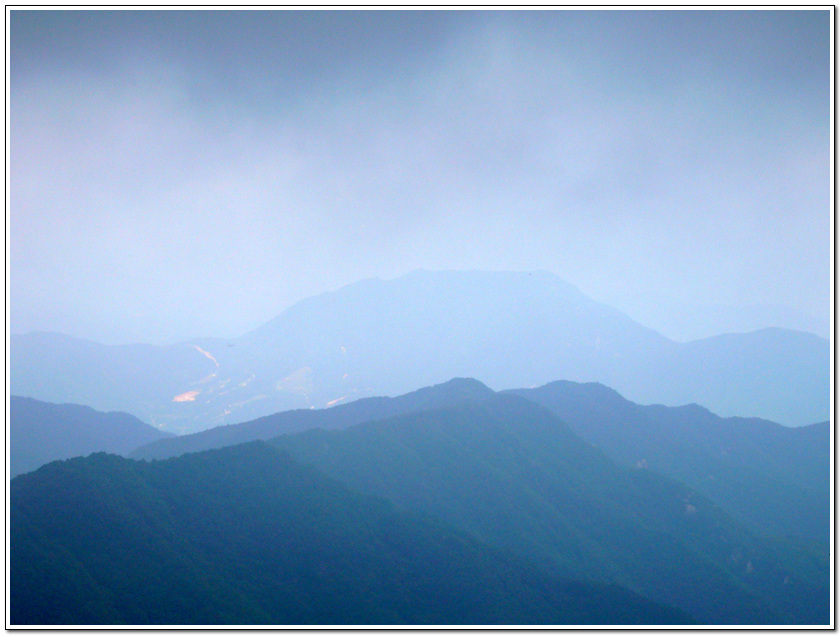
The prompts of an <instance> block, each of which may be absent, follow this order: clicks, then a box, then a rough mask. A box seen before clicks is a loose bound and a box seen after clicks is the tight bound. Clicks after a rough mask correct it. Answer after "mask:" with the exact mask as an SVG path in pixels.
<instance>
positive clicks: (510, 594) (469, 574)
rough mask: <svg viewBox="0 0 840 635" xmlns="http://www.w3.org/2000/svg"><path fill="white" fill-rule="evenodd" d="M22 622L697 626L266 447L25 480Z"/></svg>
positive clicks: (16, 537)
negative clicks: (398, 506) (558, 573)
mask: <svg viewBox="0 0 840 635" xmlns="http://www.w3.org/2000/svg"><path fill="white" fill-rule="evenodd" d="M10 492H11V497H10V506H11V525H10V528H11V554H10V564H11V573H10V582H11V585H10V616H11V623H12V624H13V625H27V624H34V625H57V624H61V625H87V624H90V625H96V624H115V625H117V624H134V625H160V624H181V625H199V626H200V625H214V624H218V625H223V624H236V625H249V624H250V625H286V624H303V625H306V624H312V625H319V626H327V627H328V626H329V625H331V624H334V625H353V624H361V625H365V624H395V625H402V624H405V625H412V624H420V625H422V624H432V625H434V624H442V625H458V624H487V625H490V624H514V625H515V624H605V623H606V624H611V623H618V624H683V623H686V622H688V621H689V618H688V617H687V616H686V615H685V614H684V613H681V612H680V611H676V610H673V609H670V608H667V607H663V606H660V605H657V604H655V603H653V602H650V601H648V600H646V599H644V598H641V597H639V596H637V595H635V594H633V593H631V592H629V591H627V590H625V589H622V588H619V587H616V586H614V585H602V584H593V583H586V582H572V581H564V580H561V579H558V578H556V577H552V576H549V575H546V574H544V573H542V572H540V571H538V570H537V569H536V568H535V567H533V566H531V565H529V564H527V563H526V562H525V561H524V560H522V559H520V558H516V557H514V556H510V555H506V554H504V553H501V552H499V551H497V550H494V549H491V548H489V547H487V546H485V545H483V544H481V543H480V542H478V541H477V540H475V539H474V538H472V537H471V536H469V535H467V534H464V533H463V532H459V531H455V530H453V529H450V528H447V527H445V526H443V525H441V524H439V523H436V522H433V521H431V520H422V519H420V518H418V517H415V516H412V515H409V514H406V513H402V512H398V511H395V510H394V509H393V508H392V506H391V505H390V504H389V503H387V502H386V501H383V500H381V499H377V498H373V497H368V496H362V495H360V494H357V493H354V492H352V491H350V490H349V489H347V488H346V487H345V486H343V485H341V484H339V483H336V482H335V481H333V480H331V479H329V478H326V477H325V476H323V475H322V474H320V473H318V472H317V471H315V470H313V469H312V468H308V467H304V466H301V465H299V464H297V463H295V462H294V461H292V460H291V459H290V458H289V457H288V456H286V455H285V454H283V453H281V452H280V451H279V450H278V449H276V448H274V447H271V446H269V445H267V444H265V443H262V442H254V443H250V444H245V445H239V446H234V447H230V448H225V449H223V450H214V451H209V452H204V453H196V454H190V455H186V456H183V457H179V458H177V459H170V460H167V461H155V462H152V463H144V462H137V461H130V460H127V459H122V458H120V457H117V456H113V455H106V454H94V455H91V456H90V457H88V458H84V459H81V458H78V459H71V460H68V461H63V462H56V463H51V464H49V465H46V466H44V467H42V468H41V469H39V470H37V471H36V472H32V473H29V474H25V475H23V476H20V477H18V478H16V479H13V480H12V482H11V487H10Z"/></svg>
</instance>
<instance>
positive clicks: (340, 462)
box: [272, 394, 828, 624]
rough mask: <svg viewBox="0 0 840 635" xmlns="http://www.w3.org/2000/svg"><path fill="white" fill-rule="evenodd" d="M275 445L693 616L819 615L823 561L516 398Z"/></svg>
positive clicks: (368, 489) (823, 615) (818, 619)
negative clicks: (752, 528)
mask: <svg viewBox="0 0 840 635" xmlns="http://www.w3.org/2000/svg"><path fill="white" fill-rule="evenodd" d="M272 442H273V443H275V444H276V445H279V446H280V447H283V448H284V449H287V450H288V451H289V452H291V453H292V455H293V456H294V457H296V458H297V459H299V460H300V461H303V462H305V463H308V464H311V465H313V466H316V467H317V468H319V469H321V470H323V471H324V472H326V473H327V474H329V475H331V476H333V477H334V478H337V479H339V480H341V481H343V482H345V483H347V484H349V485H350V486H351V487H353V488H354V489H357V490H359V491H361V492H364V493H368V494H375V495H378V496H382V497H385V498H387V499H389V500H391V501H393V502H394V503H395V504H397V505H398V506H400V507H402V508H405V509H409V510H414V511H418V512H422V513H428V514H432V515H434V516H436V517H438V518H440V519H441V520H442V521H444V522H446V523H449V524H452V525H454V526H457V527H459V528H461V529H464V530H466V531H469V532H470V533H472V534H474V535H476V536H477V537H479V538H480V539H481V540H484V541H486V542H488V543H490V544H493V545H494V546H497V547H500V548H505V549H510V550H512V551H514V552H516V553H519V554H521V555H524V556H527V557H530V558H535V559H537V560H538V561H540V562H541V563H542V564H543V565H544V566H546V567H549V568H550V569H551V570H553V571H556V572H558V573H560V574H562V575H567V576H571V577H581V578H590V579H595V580H609V581H612V582H615V583H618V584H620V585H622V586H627V587H628V588H630V589H632V590H634V591H636V592H638V593H640V594H642V595H645V596H646V597H650V598H652V599H654V600H656V601H659V602H663V603H666V604H671V605H674V606H677V607H678V608H681V609H683V610H686V611H687V612H689V613H690V614H692V616H693V617H695V619H698V620H699V621H701V622H709V623H718V624H728V623H732V624H750V623H756V624H759V623H763V624H769V623H788V624H793V623H823V622H825V621H827V620H828V604H827V601H828V560H827V556H826V557H825V558H822V557H821V556H817V557H815V558H812V557H811V555H810V554H804V553H801V552H797V551H796V549H794V548H792V547H791V545H790V544H787V543H785V544H783V545H781V546H780V545H778V544H776V543H772V542H770V541H766V540H764V539H762V538H760V537H757V536H755V535H753V534H752V533H751V532H749V531H748V530H746V529H744V528H743V527H741V526H740V525H738V524H737V523H736V522H734V521H733V520H732V519H731V518H730V517H729V516H728V514H727V513H726V512H725V511H724V510H722V509H721V508H719V507H718V506H716V505H714V504H713V503H712V502H711V501H710V500H708V499H707V498H706V497H704V496H703V495H701V494H699V493H698V492H696V491H694V490H692V489H691V488H689V487H687V486H685V485H682V484H680V483H677V482H675V481H672V480H670V479H667V478H664V477H662V476H659V475H658V474H656V473H655V472H653V471H651V470H647V469H643V468H622V467H619V466H617V465H615V464H614V463H613V462H612V461H611V460H610V459H608V458H607V457H606V456H605V455H604V454H602V453H601V452H600V451H598V450H597V449H595V448H593V447H592V446H590V445H589V444H588V443H586V442H584V441H582V440H581V439H579V438H578V437H577V436H575V435H574V434H573V433H572V431H571V430H570V429H569V428H568V427H567V426H566V425H565V424H564V423H562V422H561V421H560V420H559V419H557V417H556V416H555V415H553V414H552V413H551V412H550V411H549V410H548V409H546V408H544V407H542V406H539V405H537V404H534V403H532V402H529V401H528V400H526V399H524V398H521V397H518V396H516V395H510V394H497V395H493V396H492V397H491V398H488V399H486V400H483V401H481V402H469V403H463V404H461V405H459V406H454V407H449V408H443V409H438V410H432V411H425V412H420V413H412V414H405V415H401V416H399V417H395V418H392V419H386V420H381V421H373V422H368V423H363V424H358V425H355V426H353V427H350V428H346V429H344V430H332V431H328V430H317V429H316V430H310V431H308V432H302V433H297V434H291V435H283V436H281V437H278V438H276V439H274V440H273V441H272Z"/></svg>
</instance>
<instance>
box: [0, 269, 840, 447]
mask: <svg viewBox="0 0 840 635" xmlns="http://www.w3.org/2000/svg"><path fill="white" fill-rule="evenodd" d="M10 358H11V369H12V373H11V386H12V392H13V393H14V394H18V395H24V396H29V397H33V398H37V399H43V400H46V401H52V402H73V403H85V404H90V405H91V406H93V407H95V408H98V409H102V410H124V411H127V412H131V413H133V414H136V415H137V416H139V417H140V418H141V419H143V420H145V421H147V422H149V423H151V424H153V425H154V426H155V427H158V428H160V429H162V430H167V431H171V432H176V433H183V432H192V431H196V430H201V429H207V428H211V427H215V426H218V425H220V424H227V423H236V422H241V421H247V420H249V419H254V418H256V417H259V416H265V415H268V414H271V413H274V412H278V411H281V410H288V409H293V408H309V407H316V408H320V407H326V406H331V405H334V404H337V403H342V402H345V401H350V400H353V399H358V398H360V397H364V396H373V395H397V394H402V393H405V392H408V391H411V390H415V389H417V388H420V387H422V386H426V385H431V384H435V383H441V382H443V381H446V380H448V379H449V378H451V377H475V378H477V379H479V380H481V381H483V382H485V383H486V384H487V385H488V386H490V387H491V388H493V389H496V390H498V389H505V388H516V387H523V386H536V385H542V384H545V383H548V382H550V381H554V380H557V379H566V380H572V381H584V382H587V381H596V382H600V383H603V384H605V385H608V386H610V387H612V388H615V389H616V390H618V391H619V392H621V393H622V394H623V395H625V396H626V397H627V398H628V399H631V400H634V401H637V402H640V403H662V404H665V405H672V406H676V405H683V404H686V403H699V404H701V405H703V406H705V407H707V408H709V409H710V410H712V411H713V412H715V413H716V414H719V415H722V416H733V415H739V416H759V417H762V418H766V419H769V420H772V421H778V422H780V423H783V424H786V425H805V424H811V423H815V422H817V421H821V420H825V419H827V418H828V394H829V373H828V368H829V351H828V342H827V340H824V339H822V338H819V337H817V336H815V335H811V334H807V333H802V332H795V331H788V330H785V329H779V328H773V329H763V330H760V331H756V332H752V333H741V334H728V335H720V336H717V337H713V338H708V339H705V340H698V341H693V342H688V343H678V342H674V341H672V340H669V339H668V338H666V337H664V336H662V335H660V334H659V333H657V332H655V331H653V330H652V329H649V328H647V327H645V326H643V325H641V324H638V323H637V322H635V321H633V320H632V319H630V318H629V317H627V316H626V315H624V314H623V313H621V312H620V311H618V310H616V309H614V308H612V307H609V306H607V305H604V304H601V303H599V302H596V301H594V300H592V299H590V298H589V297H587V296H586V295H584V294H583V293H581V292H580V291H579V290H578V289H577V288H576V287H574V286H572V285H570V284H568V283H566V282H564V281H563V280H561V279H560V278H558V277H557V276H555V275H553V274H550V273H547V272H543V271H537V272H530V273H527V272H526V273H511V272H480V271H471V272H456V271H437V272H432V271H422V270H421V271H415V272H413V273H411V274H408V275H406V276H403V277H401V278H397V279H395V280H389V281H383V280H379V279H371V280H364V281H361V282H358V283H356V284H352V285H349V286H347V287H344V288H342V289H339V290H338V291H335V292H331V293H326V294H322V295H320V296H315V297H312V298H309V299H307V300H304V301H302V302H299V303H298V304H296V305H294V306H292V307H290V308H289V309H288V310H286V311H284V312H283V313H281V314H280V315H279V316H278V317H276V318H275V319H274V320H271V321H270V322H268V323H266V324H264V325H263V326H261V327H259V328H257V329H255V330H254V331H251V332H250V333H247V334H245V335H244V336H242V337H240V338H237V339H233V340H218V339H196V340H192V341H190V342H185V343H182V344H178V345H172V346H151V345H127V346H106V345H101V344H96V343H94V342H89V341H86V340H78V339H74V338H69V337H65V336H60V335H57V334H42V333H32V334H27V335H15V336H12V339H11V356H10Z"/></svg>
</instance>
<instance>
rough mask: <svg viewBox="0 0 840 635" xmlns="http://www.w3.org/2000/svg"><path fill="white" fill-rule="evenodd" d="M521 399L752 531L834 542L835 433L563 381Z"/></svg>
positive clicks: (821, 427) (523, 391)
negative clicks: (653, 402)
mask: <svg viewBox="0 0 840 635" xmlns="http://www.w3.org/2000/svg"><path fill="white" fill-rule="evenodd" d="M510 392H511V393H514V394H517V395H521V396H523V397H526V398H527V399H530V400H532V401H534V402H536V403H539V404H542V405H544V406H546V407H548V408H550V409H551V410H552V411H553V412H554V413H555V414H556V415H557V416H558V417H560V418H561V419H562V420H563V421H565V422H566V423H567V424H569V426H570V427H571V429H572V430H574V432H575V433H577V434H578V435H579V436H580V437H581V438H583V439H586V440H587V441H589V442H590V443H592V444H593V445H595V446H597V447H598V448H600V449H602V450H603V451H604V452H606V453H607V454H608V455H609V456H611V457H612V458H614V459H616V460H617V461H620V462H621V463H624V464H626V465H645V466H647V467H648V468H650V469H652V470H655V471H657V472H659V473H661V474H665V475H667V476H670V477H672V478H675V479H678V480H680V481H682V482H684V483H686V484H688V485H690V486H691V487H693V488H695V489H697V490H699V491H701V492H703V493H704V494H706V495H707V496H709V497H710V498H711V499H712V500H714V501H715V502H717V503H718V504H720V505H722V506H723V507H725V508H726V509H728V510H729V511H730V513H731V514H733V515H734V516H735V517H736V518H738V519H739V520H740V521H741V522H744V523H746V524H747V525H748V526H750V527H751V528H752V529H753V530H755V531H759V532H763V533H767V534H770V535H778V536H785V535H794V536H798V537H800V538H808V539H815V540H820V541H822V542H826V541H827V540H828V537H829V528H830V518H829V513H830V510H829V503H830V491H829V485H830V483H829V468H830V431H829V427H828V424H827V423H822V424H814V425H812V426H805V427H802V428H788V427H785V426H781V425H779V424H776V423H773V422H770V421H764V420H761V419H742V418H728V419H722V418H720V417H718V416H716V415H714V414H713V413H711V412H709V411H708V410H706V409H705V408H701V407H700V406H697V405H690V406H683V407H679V408H668V407H665V406H641V405H638V404H635V403H632V402H630V401H628V400H627V399H624V398H623V397H621V395H619V394H618V393H617V392H616V391H614V390H612V389H610V388H607V387H606V386H602V385H600V384H578V383H575V382H568V381H557V382H552V383H550V384H547V385H545V386H542V387H540V388H534V389H517V390H512V391H510Z"/></svg>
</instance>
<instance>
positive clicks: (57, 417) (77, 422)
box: [9, 395, 172, 476]
mask: <svg viewBox="0 0 840 635" xmlns="http://www.w3.org/2000/svg"><path fill="white" fill-rule="evenodd" d="M171 436H172V435H170V434H169V433H168V432H161V431H160V430H156V429H155V428H153V427H151V426H149V425H146V424H145V423H143V422H142V421H140V420H139V419H137V418H136V417H133V416H132V415H129V414H126V413H124V412H108V413H105V412H97V411H96V410H93V409H92V408H88V407H87V406H78V405H74V404H61V405H59V404H52V403H46V402H43V401H37V400H35V399H29V398H27V397H16V396H14V395H12V396H11V397H10V399H9V441H10V446H9V471H10V473H11V476H17V475H18V474H22V473H23V472H29V471H30V470H34V469H36V468H38V467H40V466H41V465H44V464H45V463H49V462H50V461H55V460H57V459H68V458H70V457H73V456H86V455H88V454H90V453H91V452H112V453H115V454H127V453H128V452H129V451H131V450H133V449H135V448H136V447H138V446H140V445H143V444H145V443H148V442H150V441H154V440H157V439H166V438H168V437H171Z"/></svg>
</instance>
